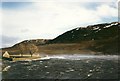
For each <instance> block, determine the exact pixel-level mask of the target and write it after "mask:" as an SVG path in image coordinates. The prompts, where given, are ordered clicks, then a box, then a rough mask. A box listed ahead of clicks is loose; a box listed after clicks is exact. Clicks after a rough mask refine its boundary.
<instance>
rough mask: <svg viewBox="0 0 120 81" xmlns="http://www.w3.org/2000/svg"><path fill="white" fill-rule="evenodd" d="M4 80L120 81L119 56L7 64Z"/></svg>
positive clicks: (59, 57) (63, 57) (53, 58)
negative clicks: (90, 80) (119, 79)
mask: <svg viewBox="0 0 120 81" xmlns="http://www.w3.org/2000/svg"><path fill="white" fill-rule="evenodd" d="M2 70H3V72H2V78H3V79H118V71H119V66H118V55H78V54H74V55H52V56H50V59H49V60H38V61H17V62H12V61H3V67H2Z"/></svg>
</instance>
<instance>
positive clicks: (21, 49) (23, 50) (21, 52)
mask: <svg viewBox="0 0 120 81" xmlns="http://www.w3.org/2000/svg"><path fill="white" fill-rule="evenodd" d="M18 49H19V51H20V54H21V56H23V54H24V53H25V51H26V46H25V44H22V43H20V44H18Z"/></svg>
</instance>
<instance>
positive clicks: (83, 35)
mask: <svg viewBox="0 0 120 81" xmlns="http://www.w3.org/2000/svg"><path fill="white" fill-rule="evenodd" d="M119 24H120V23H118V22H112V23H104V24H97V25H90V26H87V27H78V28H75V29H73V30H70V31H67V32H65V33H63V34H62V35H60V36H58V37H57V38H55V39H53V40H51V41H50V43H82V42H83V41H84V42H88V41H93V42H92V44H91V45H90V46H88V47H87V48H86V49H91V50H93V51H96V52H98V51H99V52H103V53H108V54H114V53H115V54H117V53H118V52H119V51H118V50H119V49H118V41H119ZM113 46H114V48H113Z"/></svg>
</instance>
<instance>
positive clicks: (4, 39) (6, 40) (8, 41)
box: [0, 36, 19, 47]
mask: <svg viewBox="0 0 120 81" xmlns="http://www.w3.org/2000/svg"><path fill="white" fill-rule="evenodd" d="M0 37H1V41H0V44H1V45H2V47H9V46H12V45H14V44H15V43H16V42H17V41H18V40H19V38H18V37H10V36H0Z"/></svg>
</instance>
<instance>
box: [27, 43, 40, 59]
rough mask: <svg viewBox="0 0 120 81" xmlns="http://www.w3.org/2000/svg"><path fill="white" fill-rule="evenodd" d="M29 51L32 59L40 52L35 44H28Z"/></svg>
mask: <svg viewBox="0 0 120 81" xmlns="http://www.w3.org/2000/svg"><path fill="white" fill-rule="evenodd" d="M27 50H28V52H29V54H30V55H31V57H32V55H33V54H34V53H37V52H38V47H37V46H36V45H34V44H28V45H27Z"/></svg>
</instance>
